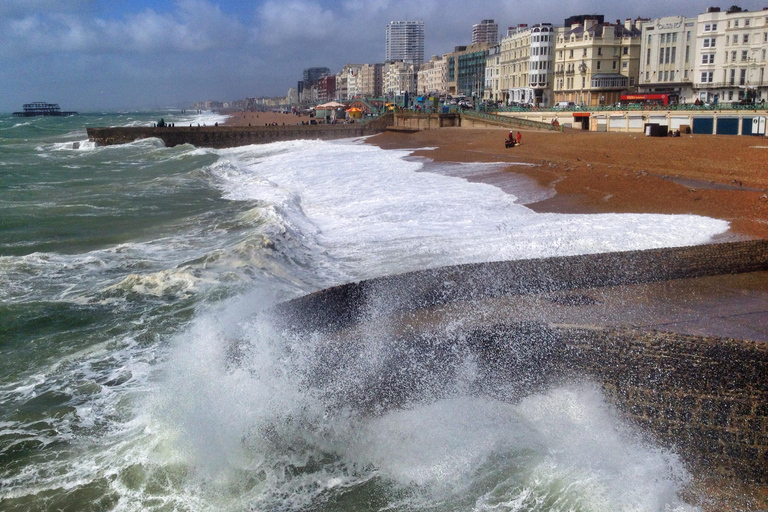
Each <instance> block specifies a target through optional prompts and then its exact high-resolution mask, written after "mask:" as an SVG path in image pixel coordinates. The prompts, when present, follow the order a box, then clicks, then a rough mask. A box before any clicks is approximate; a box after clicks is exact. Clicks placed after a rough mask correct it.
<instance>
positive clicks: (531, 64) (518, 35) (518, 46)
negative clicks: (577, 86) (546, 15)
mask: <svg viewBox="0 0 768 512" xmlns="http://www.w3.org/2000/svg"><path fill="white" fill-rule="evenodd" d="M554 47H555V27H553V26H552V24H551V23H540V24H536V25H533V26H530V27H529V26H528V25H526V24H520V25H518V26H517V27H510V28H509V29H508V30H507V35H506V36H505V37H504V38H503V39H502V40H501V44H500V49H499V92H498V96H499V98H498V99H499V100H501V101H504V102H505V103H507V104H520V105H536V106H549V105H550V104H551V100H552V74H553V68H554Z"/></svg>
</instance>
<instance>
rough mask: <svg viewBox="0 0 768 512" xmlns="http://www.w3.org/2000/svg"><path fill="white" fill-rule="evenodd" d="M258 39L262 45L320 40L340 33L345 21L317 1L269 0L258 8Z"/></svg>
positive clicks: (346, 21)
mask: <svg viewBox="0 0 768 512" xmlns="http://www.w3.org/2000/svg"><path fill="white" fill-rule="evenodd" d="M258 19H259V25H260V29H259V31H258V39H259V41H260V42H261V43H262V44H266V45H271V46H272V45H282V44H286V43H291V44H296V42H300V41H324V40H328V39H331V38H333V37H334V36H335V35H336V34H343V31H344V28H345V25H346V23H348V22H349V20H345V19H344V18H343V17H341V16H340V15H339V14H337V13H334V12H333V11H331V10H330V9H326V8H324V7H323V6H322V5H320V3H319V2H307V1H303V0H290V1H288V2H277V1H274V0H269V1H267V2H265V3H264V4H263V5H262V6H261V8H260V9H259V11H258Z"/></svg>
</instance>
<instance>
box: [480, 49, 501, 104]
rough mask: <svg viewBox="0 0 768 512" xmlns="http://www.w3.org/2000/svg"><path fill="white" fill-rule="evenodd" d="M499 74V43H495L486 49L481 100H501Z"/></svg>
mask: <svg viewBox="0 0 768 512" xmlns="http://www.w3.org/2000/svg"><path fill="white" fill-rule="evenodd" d="M500 76H501V45H500V44H497V45H494V46H491V47H490V48H489V49H488V56H487V57H486V59H485V90H484V91H483V100H485V101H494V102H495V101H501V100H502V94H501V89H500V82H499V77H500Z"/></svg>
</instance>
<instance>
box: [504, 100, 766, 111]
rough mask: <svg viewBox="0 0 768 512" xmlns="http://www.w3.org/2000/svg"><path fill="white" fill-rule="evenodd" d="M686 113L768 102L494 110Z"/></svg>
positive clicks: (745, 107)
mask: <svg viewBox="0 0 768 512" xmlns="http://www.w3.org/2000/svg"><path fill="white" fill-rule="evenodd" d="M654 110H659V111H670V110H671V111H685V112H698V111H704V112H709V111H718V110H744V111H748V110H752V111H756V112H768V102H762V103H740V102H729V103H716V104H715V103H708V104H703V105H691V104H687V103H686V104H677V105H641V104H629V105H625V106H617V105H591V106H588V105H585V106H575V107H565V108H558V107H555V106H552V107H515V106H511V107H498V108H494V109H493V111H496V112H632V111H636V112H647V111H654Z"/></svg>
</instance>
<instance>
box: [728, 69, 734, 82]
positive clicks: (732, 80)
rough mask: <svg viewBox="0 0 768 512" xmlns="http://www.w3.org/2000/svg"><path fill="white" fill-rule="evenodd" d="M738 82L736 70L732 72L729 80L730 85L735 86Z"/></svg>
mask: <svg viewBox="0 0 768 512" xmlns="http://www.w3.org/2000/svg"><path fill="white" fill-rule="evenodd" d="M735 82H736V70H735V69H732V70H731V78H730V80H728V85H733V84H734V83H735Z"/></svg>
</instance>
